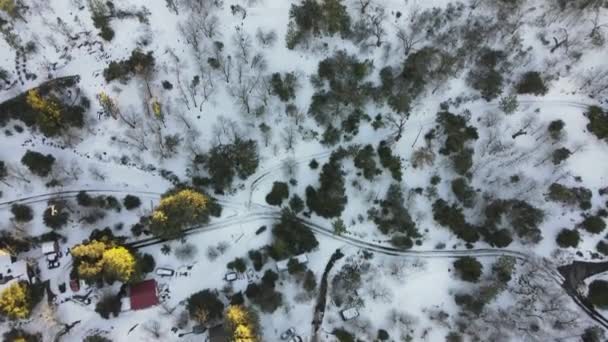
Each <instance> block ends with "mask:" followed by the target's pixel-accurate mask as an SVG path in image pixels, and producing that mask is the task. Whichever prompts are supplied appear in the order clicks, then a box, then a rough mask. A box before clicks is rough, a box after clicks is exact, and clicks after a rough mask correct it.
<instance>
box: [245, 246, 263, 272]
mask: <svg viewBox="0 0 608 342" xmlns="http://www.w3.org/2000/svg"><path fill="white" fill-rule="evenodd" d="M249 259H250V260H251V263H252V264H253V269H254V270H256V271H260V270H261V269H262V267H263V266H264V262H265V261H266V260H265V256H264V254H262V252H260V251H256V250H250V251H249Z"/></svg>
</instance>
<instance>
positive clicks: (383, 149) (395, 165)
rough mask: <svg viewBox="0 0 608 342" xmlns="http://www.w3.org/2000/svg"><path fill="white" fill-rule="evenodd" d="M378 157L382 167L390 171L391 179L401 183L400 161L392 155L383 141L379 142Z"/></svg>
mask: <svg viewBox="0 0 608 342" xmlns="http://www.w3.org/2000/svg"><path fill="white" fill-rule="evenodd" d="M378 157H379V158H380V164H381V165H382V167H384V168H386V169H388V170H389V171H390V173H391V176H392V177H393V179H394V180H396V181H397V182H401V177H402V172H401V159H400V158H399V157H398V156H395V155H393V152H392V151H391V148H390V147H389V146H388V145H387V144H386V142H385V141H380V143H379V144H378Z"/></svg>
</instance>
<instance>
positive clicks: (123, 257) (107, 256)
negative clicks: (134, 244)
mask: <svg viewBox="0 0 608 342" xmlns="http://www.w3.org/2000/svg"><path fill="white" fill-rule="evenodd" d="M102 260H103V263H104V273H105V274H106V276H108V277H110V278H113V279H117V280H120V281H122V282H127V281H129V280H131V279H132V277H133V274H134V273H135V257H134V256H133V254H131V252H129V251H128V250H127V249H126V248H124V247H114V248H110V249H108V250H106V251H105V252H104V253H103V259H102Z"/></svg>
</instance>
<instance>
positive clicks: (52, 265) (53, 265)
mask: <svg viewBox="0 0 608 342" xmlns="http://www.w3.org/2000/svg"><path fill="white" fill-rule="evenodd" d="M48 266H49V270H52V269H55V268H57V267H59V266H61V264H60V263H59V261H57V260H55V261H49V263H48Z"/></svg>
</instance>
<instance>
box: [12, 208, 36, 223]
mask: <svg viewBox="0 0 608 342" xmlns="http://www.w3.org/2000/svg"><path fill="white" fill-rule="evenodd" d="M11 212H12V213H13V216H14V217H15V221H17V222H29V221H31V220H32V219H33V218H34V214H33V211H32V208H31V207H30V206H28V205H25V204H13V205H12V206H11Z"/></svg>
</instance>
